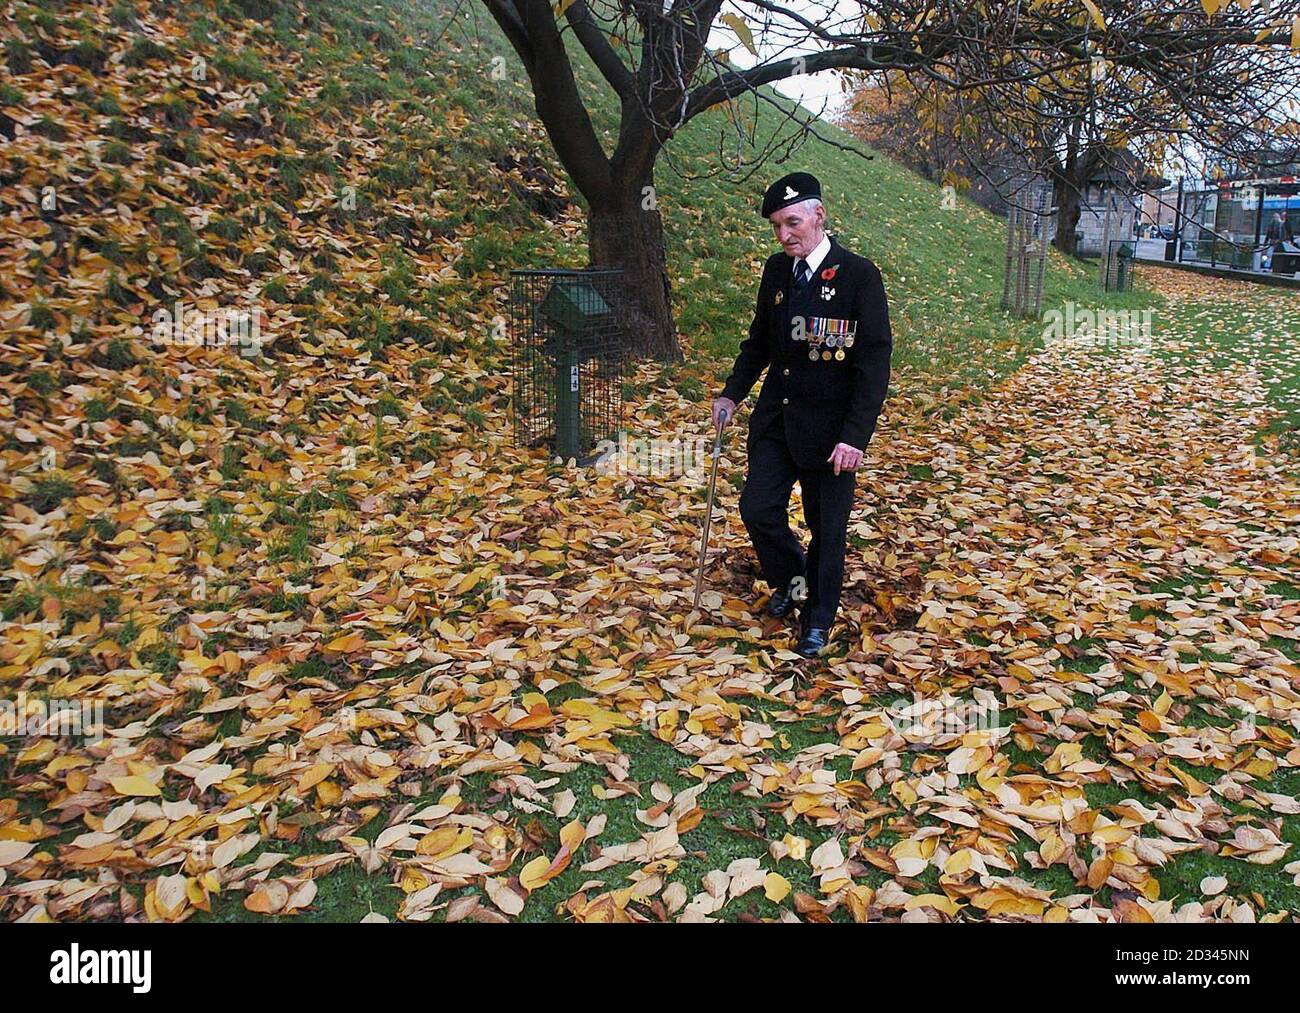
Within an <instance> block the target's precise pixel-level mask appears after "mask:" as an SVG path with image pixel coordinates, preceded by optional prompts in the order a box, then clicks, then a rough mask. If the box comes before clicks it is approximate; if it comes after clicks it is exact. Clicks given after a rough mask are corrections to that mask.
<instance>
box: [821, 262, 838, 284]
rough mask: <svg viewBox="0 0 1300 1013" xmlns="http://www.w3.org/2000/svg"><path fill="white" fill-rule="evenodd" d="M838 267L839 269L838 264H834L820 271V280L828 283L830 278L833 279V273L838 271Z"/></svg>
mask: <svg viewBox="0 0 1300 1013" xmlns="http://www.w3.org/2000/svg"><path fill="white" fill-rule="evenodd" d="M839 267H840V265H839V264H834V265H832V266H831V267H828V268H826V269H825V270H824V271H822V278H823V279H824V280H826V281H830V280H831V279H832V278H834V277H835V272H836V271H838V270H839Z"/></svg>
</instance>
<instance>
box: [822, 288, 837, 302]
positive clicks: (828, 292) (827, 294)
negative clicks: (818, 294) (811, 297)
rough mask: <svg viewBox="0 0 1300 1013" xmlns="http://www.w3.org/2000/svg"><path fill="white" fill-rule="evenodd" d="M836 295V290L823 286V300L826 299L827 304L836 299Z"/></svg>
mask: <svg viewBox="0 0 1300 1013" xmlns="http://www.w3.org/2000/svg"><path fill="white" fill-rule="evenodd" d="M834 295H835V289H833V288H831V287H830V286H829V285H823V286H822V298H823V299H825V300H826V301H827V302H830V300H831V299H832V298H833V297H834Z"/></svg>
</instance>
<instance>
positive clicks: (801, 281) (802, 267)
mask: <svg viewBox="0 0 1300 1013" xmlns="http://www.w3.org/2000/svg"><path fill="white" fill-rule="evenodd" d="M811 278H812V271H810V270H808V262H807V261H806V260H803V259H802V258H800V259H799V260H796V261H795V263H794V290H795V291H796V292H802V291H803V290H804V289H805V288H807V287H808V281H809V279H811Z"/></svg>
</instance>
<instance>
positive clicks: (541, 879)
mask: <svg viewBox="0 0 1300 1013" xmlns="http://www.w3.org/2000/svg"><path fill="white" fill-rule="evenodd" d="M550 867H551V860H550V859H549V858H547V857H546V856H545V855H538V856H537V857H536V858H534V859H533V860H532V861H531V862H529V863H528V864H527V865H525V866H524V867H523V868H522V869H521V870H520V871H519V885H520V886H522V887H523V888H524V889H525V890H528V891H529V892H532V891H533V890H536V889H537V888H538V887H539V886H545V885H546V882H547V880H549V879H550V877H549V876H547V875H546V873H547V870H549V869H550Z"/></svg>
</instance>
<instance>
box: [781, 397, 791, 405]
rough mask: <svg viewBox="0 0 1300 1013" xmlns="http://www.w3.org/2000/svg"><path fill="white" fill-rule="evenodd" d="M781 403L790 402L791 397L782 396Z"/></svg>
mask: <svg viewBox="0 0 1300 1013" xmlns="http://www.w3.org/2000/svg"><path fill="white" fill-rule="evenodd" d="M781 403H782V404H789V403H790V399H789V398H788V397H783V398H781Z"/></svg>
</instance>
